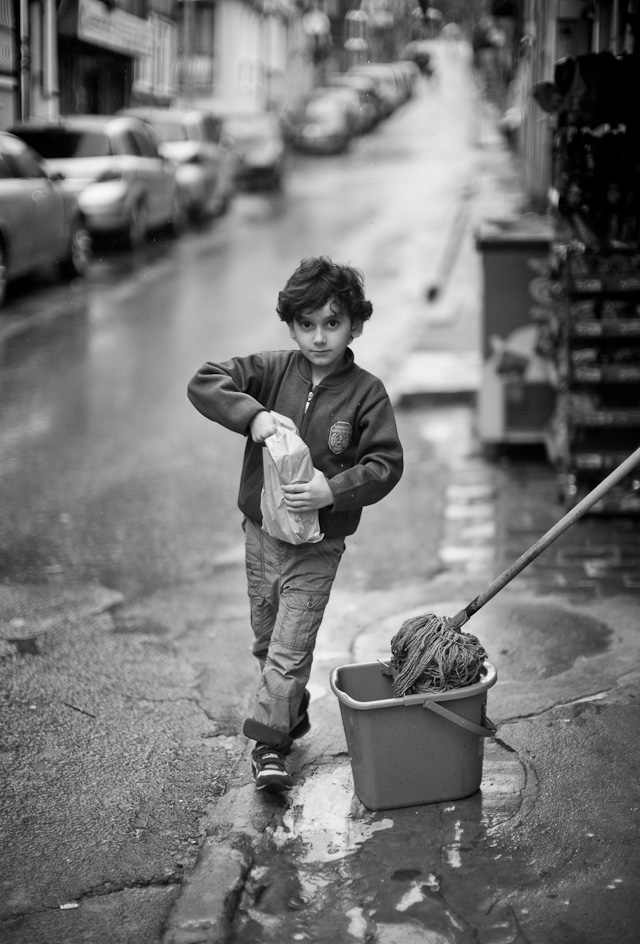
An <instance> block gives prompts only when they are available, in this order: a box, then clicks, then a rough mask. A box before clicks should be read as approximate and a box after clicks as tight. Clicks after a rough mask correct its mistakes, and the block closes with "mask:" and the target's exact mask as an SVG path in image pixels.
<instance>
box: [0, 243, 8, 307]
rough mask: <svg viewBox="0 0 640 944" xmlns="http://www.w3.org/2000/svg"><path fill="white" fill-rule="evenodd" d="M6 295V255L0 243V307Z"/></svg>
mask: <svg viewBox="0 0 640 944" xmlns="http://www.w3.org/2000/svg"><path fill="white" fill-rule="evenodd" d="M6 294H7V253H6V250H5V248H4V246H3V245H2V243H0V305H3V304H4V299H5V295H6Z"/></svg>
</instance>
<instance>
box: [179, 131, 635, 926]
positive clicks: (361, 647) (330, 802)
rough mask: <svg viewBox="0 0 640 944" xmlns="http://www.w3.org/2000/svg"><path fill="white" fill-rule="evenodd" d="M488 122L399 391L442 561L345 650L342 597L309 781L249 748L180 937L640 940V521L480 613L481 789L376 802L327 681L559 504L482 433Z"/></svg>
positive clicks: (360, 614) (503, 194) (328, 627)
mask: <svg viewBox="0 0 640 944" xmlns="http://www.w3.org/2000/svg"><path fill="white" fill-rule="evenodd" d="M482 128H483V138H482V139H481V141H480V144H481V159H482V161H483V165H484V173H483V174H482V175H481V183H482V187H481V188H479V189H478V190H477V191H476V192H475V193H474V194H473V196H472V197H470V201H469V207H468V214H467V215H466V220H465V225H464V227H463V235H462V238H461V240H460V245H459V247H458V252H457V255H456V258H455V260H454V262H453V264H452V267H451V271H450V273H449V280H448V282H447V284H446V285H443V286H439V289H440V290H439V291H438V292H437V293H436V298H435V300H434V303H433V305H432V306H430V308H429V310H428V315H427V318H426V322H425V327H424V333H422V334H421V338H420V341H419V343H418V344H417V345H416V346H415V348H414V350H413V351H412V353H411V356H410V357H409V358H408V360H407V363H406V364H405V366H404V367H403V369H402V371H400V372H399V373H398V375H397V377H396V378H395V383H394V384H393V385H392V392H393V394H394V397H395V399H396V402H397V403H398V404H399V408H400V409H402V408H403V407H404V408H406V409H407V410H411V409H415V410H416V411H420V410H422V412H421V413H419V419H420V421H421V422H422V423H423V424H424V426H425V428H426V427H428V432H427V435H428V436H429V437H430V440H431V442H432V443H433V445H434V449H435V450H436V452H437V450H438V449H439V448H441V449H442V450H443V451H444V452H446V454H447V461H448V463H449V467H450V471H451V474H450V477H449V480H448V484H447V487H446V490H445V501H444V506H443V508H442V534H441V538H440V541H439V547H438V556H439V559H440V565H441V570H440V571H439V573H437V574H436V575H435V576H434V577H432V578H431V579H430V580H428V581H427V582H426V583H425V584H424V585H423V586H421V587H417V588H416V587H413V588H411V587H408V588H403V590H402V592H401V593H397V594H395V595H394V594H388V595H386V596H385V595H383V594H382V595H380V597H378V598H376V599H375V600H373V601H372V603H371V605H370V607H369V608H368V609H367V608H360V609H358V610H357V612H356V614H355V617H356V618H357V622H358V626H359V630H358V632H357V634H356V637H355V640H354V641H353V645H352V646H351V647H350V649H349V651H345V639H347V638H348V631H347V624H348V623H349V622H353V620H354V613H353V612H352V611H350V612H346V611H345V610H346V606H347V604H346V603H345V601H343V600H341V601H340V605H336V606H334V608H333V609H331V612H329V611H328V614H327V619H326V621H325V625H324V626H323V642H322V647H321V648H320V649H319V650H318V653H317V658H316V662H315V665H314V672H313V675H312V679H311V685H310V690H311V691H312V696H313V697H312V704H311V715H312V722H313V728H312V732H311V735H310V736H309V737H308V738H305V739H304V740H303V741H301V742H300V747H299V748H298V749H296V751H295V752H294V753H293V754H292V755H291V758H292V765H293V773H294V779H295V787H294V789H293V791H292V792H291V794H290V795H289V796H288V797H286V798H284V799H277V798H271V797H262V796H257V795H256V793H255V790H254V788H253V785H252V784H251V782H250V779H249V774H248V768H249V764H248V748H247V755H246V756H245V757H244V758H243V759H242V760H241V762H240V764H239V766H238V768H237V770H236V774H235V778H234V779H233V781H232V783H231V784H230V787H229V790H228V792H227V793H226V795H225V796H224V797H223V798H222V799H221V800H220V801H219V802H218V803H217V805H216V807H215V809H213V810H211V811H210V813H209V815H208V817H207V822H206V834H207V838H206V840H205V842H204V844H203V846H202V849H201V852H200V856H199V859H198V862H197V865H196V868H195V869H194V871H193V872H192V873H191V875H189V876H188V878H187V879H186V880H185V882H184V884H183V887H182V892H181V896H180V898H179V900H178V902H177V905H176V906H175V908H174V910H173V912H172V914H171V917H170V921H169V926H168V928H167V929H166V933H165V936H164V939H163V944H204V942H207V944H221V942H229V944H231V942H237V944H240V942H241V944H251V942H262V944H265V942H278V944H289V942H293V941H316V942H325V941H326V942H332V944H347V942H362V944H364V942H377V944H414V942H415V944H418V942H428V944H444V942H452V944H466V942H472V941H477V942H481V944H489V942H491V944H551V942H556V941H557V942H559V941H562V942H564V944H591V942H593V944H596V942H597V944H614V942H615V944H627V942H629V944H631V942H632V941H635V940H636V939H637V934H638V928H639V927H640V903H639V902H638V896H637V886H638V874H639V867H640V854H639V853H638V834H637V831H638V815H637V814H638V808H639V807H640V788H639V783H640V761H639V759H638V754H637V752H636V751H635V750H633V749H631V748H632V746H635V745H636V744H637V731H638V722H639V721H640V669H639V664H640V663H639V661H638V653H639V650H640V621H639V620H638V613H639V612H640V610H639V607H640V533H639V532H640V529H639V528H638V523H637V520H634V519H600V518H598V517H592V518H589V519H586V520H584V521H582V522H581V523H580V524H579V526H575V527H574V528H572V529H570V530H569V531H568V532H567V533H566V534H565V535H563V536H562V537H561V538H560V539H559V540H558V541H557V542H556V543H555V544H554V545H553V546H552V547H551V548H549V549H548V550H547V551H546V552H545V553H544V554H543V555H542V556H541V557H540V558H539V559H538V560H537V561H535V562H534V563H533V564H532V565H530V567H529V568H528V569H527V571H526V572H525V573H524V574H522V575H521V576H519V577H518V578H517V580H515V581H514V582H513V583H512V584H510V585H509V586H508V587H507V588H505V589H504V590H503V591H502V592H501V593H500V595H499V596H498V597H496V598H495V599H494V600H493V601H491V603H489V604H487V606H486V607H485V608H483V609H482V610H481V611H480V612H479V613H478V614H476V615H475V616H474V617H473V620H472V622H471V624H470V626H469V627H468V629H469V631H470V632H472V633H473V634H475V635H477V636H478V637H479V638H480V639H481V640H482V642H483V644H484V645H485V647H486V649H487V651H488V652H489V656H490V659H491V661H492V662H494V663H495V665H496V667H497V670H498V683H497V685H496V686H495V688H493V689H491V691H490V692H489V697H488V714H489V716H490V717H491V719H492V720H493V721H494V722H496V723H497V724H498V727H499V730H498V735H497V736H496V737H495V738H492V739H489V741H488V743H487V744H486V746H485V756H484V768H483V771H484V776H483V782H482V787H481V790H480V791H479V792H477V793H476V794H474V795H473V796H470V797H468V798H466V799H463V800H456V801H449V802H442V803H429V804H424V805H420V806H415V807H408V808H406V809H393V810H384V811H381V812H377V813H375V812H371V811H369V810H367V809H366V808H365V807H364V806H363V805H362V803H360V801H359V800H358V798H357V797H356V796H355V794H354V791H353V781H352V771H351V765H350V760H349V757H348V754H347V751H346V741H345V736H344V732H343V728H342V722H341V718H340V714H339V710H338V703H337V699H336V698H335V697H334V696H333V695H332V693H331V692H330V691H328V686H327V679H328V676H329V673H330V671H331V670H332V669H333V668H335V667H336V666H337V665H340V664H344V663H346V662H356V663H361V662H372V661H373V662H375V660H376V659H378V658H380V659H387V658H388V656H389V640H390V638H391V636H392V635H393V633H394V632H395V631H396V630H397V629H398V628H399V626H400V624H401V623H402V621H403V620H404V619H406V618H408V617H409V616H412V615H416V614H419V613H424V612H434V613H439V614H453V613H455V612H457V611H458V610H459V609H460V608H461V607H462V606H463V605H465V604H466V603H468V602H469V601H470V600H471V599H473V597H474V596H475V595H476V594H478V593H479V592H480V591H481V590H482V589H484V587H485V586H486V585H487V584H488V583H489V582H490V581H491V580H492V579H493V578H494V577H495V576H497V575H498V574H499V573H500V572H501V571H502V570H503V569H504V568H505V567H506V566H508V565H509V564H511V563H512V562H513V561H514V560H515V559H516V558H517V557H518V556H519V555H520V554H521V553H522V552H523V551H524V550H525V549H526V548H527V547H528V546H530V545H531V544H532V543H533V542H534V541H535V540H537V538H538V537H540V536H541V534H543V533H544V532H545V531H546V530H547V529H548V528H549V527H551V525H553V524H554V523H555V522H556V521H557V520H558V519H559V517H561V515H562V514H563V511H562V509H561V508H559V506H558V503H557V494H556V486H555V478H554V474H553V470H552V469H551V468H550V467H549V466H548V464H547V463H546V461H545V459H544V457H543V456H537V455H528V456H523V455H520V456H513V457H511V458H510V459H503V460H502V461H500V462H498V463H497V464H495V463H491V462H489V461H488V460H487V459H485V458H484V457H483V455H482V453H481V451H480V449H479V448H478V443H477V441H476V437H475V429H474V423H475V416H474V408H473V403H474V396H475V391H476V389H477V379H478V367H479V365H478V360H477V357H478V355H477V353H476V351H477V345H476V343H475V339H477V337H478V331H479V319H480V317H481V311H480V283H479V264H478V261H477V259H476V258H475V257H474V247H473V223H474V220H476V219H478V218H479V217H481V216H482V215H485V210H487V211H490V213H491V214H496V215H505V214H507V213H511V212H513V213H516V212H518V209H519V193H518V190H517V187H516V186H515V185H514V180H515V176H516V175H515V172H514V168H513V165H512V163H511V160H510V156H509V155H508V154H507V153H506V152H505V150H504V148H503V147H502V145H501V142H500V141H499V139H498V137H497V135H494V134H493V133H492V132H491V127H490V124H489V123H486V122H483V123H482ZM445 354H446V357H445V356H444V355H445ZM454 381H455V382H454ZM443 393H444V394H445V395H446V396H445V397H444V398H442V399H441V401H440V403H441V405H440V406H439V405H438V401H437V400H436V399H435V397H436V396H437V395H438V394H440V395H441V394H443ZM424 395H428V396H429V397H430V398H431V403H432V404H433V405H432V406H431V408H430V409H428V410H424V407H422V406H421V405H420V404H421V403H423V402H424V401H423V399H422V398H423V396H424ZM354 606H357V604H356V603H354ZM407 763H411V758H410V757H408V758H407Z"/></svg>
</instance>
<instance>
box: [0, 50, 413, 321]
mask: <svg viewBox="0 0 640 944" xmlns="http://www.w3.org/2000/svg"><path fill="white" fill-rule="evenodd" d="M419 78H420V68H419V67H418V65H417V64H416V62H414V61H410V60H409V59H406V60H401V61H398V62H392V63H367V64H362V65H357V66H354V67H353V68H351V69H349V70H348V71H347V72H345V73H334V74H332V75H330V76H329V77H328V78H327V82H326V85H325V86H323V87H322V88H317V89H314V90H313V91H312V92H310V93H308V94H307V95H305V96H304V97H303V98H301V99H300V100H299V101H296V102H293V103H291V104H290V105H288V106H287V107H286V108H285V109H284V111H283V113H282V115H281V116H280V119H278V118H276V116H275V115H273V114H270V113H269V114H266V113H253V112H246V111H243V112H239V113H234V112H232V111H230V110H229V109H227V108H226V107H220V108H219V109H216V108H212V109H210V110H204V109H195V108H194V109H186V110H181V109H177V108H173V109H172V108H130V109H123V110H121V111H120V112H118V113H117V114H116V115H76V116H72V117H63V118H59V119H57V120H55V121H49V122H47V121H41V120H36V119H33V120H30V121H25V122H22V123H18V124H15V125H13V126H12V127H10V128H8V129H7V131H3V132H0V304H2V301H3V300H4V296H5V293H6V287H7V283H8V282H9V281H10V280H11V279H13V278H17V277H18V276H23V275H26V274H27V273H29V272H32V271H34V270H35V269H38V268H41V267H42V266H45V265H55V266H56V267H57V268H58V269H59V270H60V272H61V273H65V274H68V275H70V276H74V275H80V276H81V275H84V274H85V272H86V271H87V269H88V267H89V264H90V259H91V244H92V240H94V239H96V238H99V237H105V236H108V237H117V238H122V239H123V240H124V241H125V243H126V244H127V245H128V246H129V247H131V248H132V249H136V248H139V247H141V246H142V245H143V244H144V243H145V242H146V241H147V239H148V238H149V235H150V233H151V232H152V231H154V230H159V229H166V230H169V231H170V232H171V233H172V234H174V235H178V234H180V233H181V232H182V231H183V230H184V229H185V227H186V226H187V224H188V223H189V221H201V220H203V219H206V218H208V217H211V216H215V215H217V214H220V213H223V212H224V211H225V210H226V208H227V207H228V205H229V202H230V201H231V199H232V197H233V195H234V193H235V192H236V190H237V189H239V188H246V189H249V188H251V189H257V188H260V189H264V188H270V189H274V190H275V189H278V188H279V187H280V186H281V185H282V182H283V180H284V177H285V175H286V173H287V169H288V163H289V154H290V150H292V149H295V150H299V151H307V152H314V153H318V154H328V153H338V152H341V151H345V150H346V149H347V148H348V147H349V145H350V143H351V141H352V140H353V138H354V137H355V136H356V135H361V134H366V133H368V132H369V131H371V130H372V129H373V128H374V127H375V126H376V125H377V123H378V122H379V121H381V120H383V119H385V118H387V117H389V115H391V114H392V113H393V112H394V111H395V110H396V108H398V107H399V106H400V105H401V104H402V103H403V102H405V101H407V99H408V98H410V97H411V96H412V95H413V94H414V92H415V90H416V87H417V83H418V81H419Z"/></svg>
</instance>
